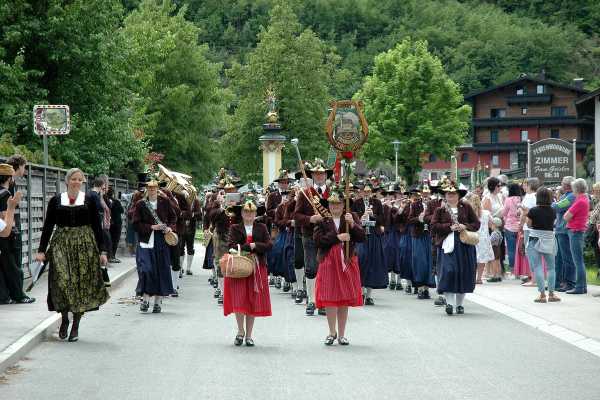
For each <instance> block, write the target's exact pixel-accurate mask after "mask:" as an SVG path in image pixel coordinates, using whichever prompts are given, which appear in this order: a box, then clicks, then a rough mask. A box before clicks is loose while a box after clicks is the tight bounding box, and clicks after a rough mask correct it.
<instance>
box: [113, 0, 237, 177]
mask: <svg viewBox="0 0 600 400" xmlns="http://www.w3.org/2000/svg"><path fill="white" fill-rule="evenodd" d="M185 12H186V9H185V7H184V8H182V9H180V10H179V11H176V7H175V4H174V3H173V2H172V1H171V0H164V1H157V0H144V1H142V2H141V4H140V5H139V8H138V9H137V10H136V11H134V12H132V13H131V14H130V15H129V16H128V17H127V18H126V20H125V25H124V28H123V30H122V36H123V40H124V42H125V47H126V52H127V60H126V63H127V65H126V68H125V69H126V71H127V72H128V74H129V75H130V76H131V77H132V85H131V86H130V89H131V92H132V94H133V95H134V96H135V102H134V109H133V110H134V112H133V115H132V118H131V122H130V123H131V125H132V126H133V128H134V130H135V131H136V132H140V134H141V135H143V137H144V140H145V141H146V142H147V143H148V145H149V146H150V147H151V149H152V150H153V151H156V152H160V153H163V154H164V155H165V159H164V163H165V164H166V165H167V166H169V167H170V168H172V169H174V170H176V171H181V172H186V173H189V174H191V175H192V176H194V177H195V178H197V179H208V178H209V176H210V175H211V170H213V168H214V166H215V164H214V163H215V161H216V160H215V159H216V156H215V150H216V148H215V147H216V144H215V142H214V140H213V139H212V137H213V136H214V135H215V133H217V132H218V129H223V128H224V124H225V122H224V107H223V104H224V103H223V100H224V98H225V97H226V96H225V93H224V92H223V91H222V90H221V88H220V82H219V76H218V71H219V68H220V65H218V64H214V63H211V62H210V61H209V60H208V59H207V57H206V53H207V50H208V47H207V46H206V45H199V44H198V35H199V30H198V28H197V27H195V26H194V25H193V24H192V23H190V22H189V21H186V20H185V18H184V15H185Z"/></svg>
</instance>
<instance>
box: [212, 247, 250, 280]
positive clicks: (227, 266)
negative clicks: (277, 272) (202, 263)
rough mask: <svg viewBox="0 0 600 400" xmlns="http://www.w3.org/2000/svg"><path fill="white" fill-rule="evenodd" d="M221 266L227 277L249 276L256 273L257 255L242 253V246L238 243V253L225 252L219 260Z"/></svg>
mask: <svg viewBox="0 0 600 400" xmlns="http://www.w3.org/2000/svg"><path fill="white" fill-rule="evenodd" d="M219 268H221V273H222V274H223V276H224V277H225V278H235V279H241V278H247V277H249V276H251V275H252V274H254V269H255V268H256V257H247V256H243V255H241V248H240V245H239V244H238V252H237V254H229V253H226V254H224V255H223V257H221V259H220V260H219Z"/></svg>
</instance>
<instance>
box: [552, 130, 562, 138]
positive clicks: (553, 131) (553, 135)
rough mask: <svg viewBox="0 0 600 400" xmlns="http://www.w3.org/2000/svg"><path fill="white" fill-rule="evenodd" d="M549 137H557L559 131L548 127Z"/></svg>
mask: <svg viewBox="0 0 600 400" xmlns="http://www.w3.org/2000/svg"><path fill="white" fill-rule="evenodd" d="M550 137H551V138H554V139H559V138H560V131H559V130H558V129H557V128H553V129H550Z"/></svg>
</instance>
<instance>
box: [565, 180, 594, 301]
mask: <svg viewBox="0 0 600 400" xmlns="http://www.w3.org/2000/svg"><path fill="white" fill-rule="evenodd" d="M571 188H572V190H573V194H574V195H575V201H574V202H573V204H572V205H571V207H569V209H568V210H567V212H566V213H565V215H564V220H565V221H566V222H567V229H568V231H569V233H568V235H569V245H570V247H571V257H573V264H574V265H575V287H574V288H573V289H571V290H568V291H567V292H566V293H567V294H585V293H587V282H586V271H585V261H584V259H583V249H584V247H585V231H586V228H587V222H588V217H589V213H590V201H589V199H588V195H587V193H586V192H587V183H586V182H585V179H581V178H580V179H575V180H574V181H573V183H572V184H571Z"/></svg>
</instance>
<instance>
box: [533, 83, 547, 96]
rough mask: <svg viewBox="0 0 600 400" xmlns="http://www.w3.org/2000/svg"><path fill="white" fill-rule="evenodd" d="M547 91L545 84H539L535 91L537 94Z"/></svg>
mask: <svg viewBox="0 0 600 400" xmlns="http://www.w3.org/2000/svg"><path fill="white" fill-rule="evenodd" d="M545 91H546V87H545V86H544V85H537V87H536V89H535V92H536V93H537V94H544V92H545Z"/></svg>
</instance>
